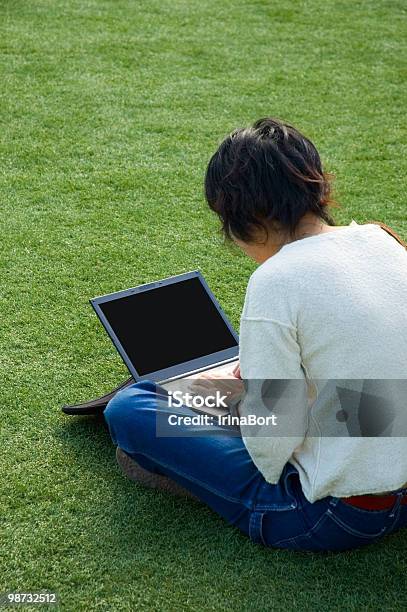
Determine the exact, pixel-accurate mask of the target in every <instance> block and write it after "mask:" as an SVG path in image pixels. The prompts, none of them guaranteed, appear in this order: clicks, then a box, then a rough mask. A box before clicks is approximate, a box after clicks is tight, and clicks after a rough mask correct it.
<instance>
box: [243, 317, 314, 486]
mask: <svg viewBox="0 0 407 612" xmlns="http://www.w3.org/2000/svg"><path fill="white" fill-rule="evenodd" d="M240 367H241V374H242V378H243V379H244V381H245V383H246V388H247V392H246V395H245V397H244V399H243V400H242V402H241V403H240V406H239V412H240V415H241V416H242V417H248V416H249V415H256V416H257V417H261V416H267V415H270V411H271V412H272V413H273V414H275V415H276V422H277V425H276V426H271V425H268V426H267V425H266V426H259V425H257V424H256V425H255V426H254V427H253V426H252V427H250V426H249V427H247V426H245V425H243V426H241V431H242V436H243V440H244V443H245V445H246V448H247V450H248V452H249V454H250V456H251V458H252V460H253V462H254V463H255V464H256V466H257V467H258V468H259V470H260V471H261V472H262V474H263V475H264V477H265V479H266V480H267V481H268V482H271V483H277V482H278V480H279V477H280V475H281V472H282V470H283V468H284V466H285V464H286V463H287V461H288V460H289V459H290V457H291V456H292V454H293V452H294V451H295V449H296V448H297V447H298V446H300V445H301V444H302V443H303V441H304V438H305V433H306V430H307V427H308V401H307V385H306V379H305V375H304V370H303V367H302V364H301V354H300V347H299V345H298V342H297V338H296V330H295V328H294V327H292V326H290V325H286V324H282V323H280V322H277V321H274V320H272V319H265V318H262V317H247V316H246V317H245V316H243V317H242V320H241V330H240ZM258 420H260V419H258Z"/></svg>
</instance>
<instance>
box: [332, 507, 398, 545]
mask: <svg viewBox="0 0 407 612" xmlns="http://www.w3.org/2000/svg"><path fill="white" fill-rule="evenodd" d="M327 514H328V516H329V517H330V518H331V519H332V520H333V521H334V523H336V524H337V525H339V527H341V528H342V529H343V530H344V531H345V532H346V533H348V534H349V535H352V536H354V537H357V538H364V539H365V540H374V539H376V538H380V536H382V535H384V533H386V531H387V529H388V527H387V526H385V527H382V529H381V530H380V531H378V532H377V533H372V534H369V533H362V532H361V531H358V530H357V529H353V527H350V525H347V524H346V523H345V522H344V521H342V520H341V519H340V518H339V517H337V516H335V514H334V512H332V510H330V509H329V508H328V510H327Z"/></svg>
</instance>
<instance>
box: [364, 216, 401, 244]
mask: <svg viewBox="0 0 407 612" xmlns="http://www.w3.org/2000/svg"><path fill="white" fill-rule="evenodd" d="M369 223H373V224H374V225H380V227H381V228H382V229H383V230H384V231H385V232H387V233H388V234H390V236H393V238H395V239H396V240H397V242H399V243H400V244H401V245H403V247H404V248H405V249H407V244H406V243H405V242H404V240H402V239H401V238H400V236H399V235H398V234H396V232H395V231H394V230H392V229H391V227H389V226H388V225H385V224H384V223H381V222H380V221H370V222H369Z"/></svg>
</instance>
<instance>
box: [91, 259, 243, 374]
mask: <svg viewBox="0 0 407 612" xmlns="http://www.w3.org/2000/svg"><path fill="white" fill-rule="evenodd" d="M90 303H91V304H92V306H93V308H94V310H95V312H96V314H97V316H98V317H99V319H100V321H101V323H102V324H103V326H104V328H105V329H106V331H107V333H108V334H109V336H110V338H111V340H112V342H113V344H114V345H115V347H116V349H117V351H118V352H119V354H120V356H121V357H122V359H123V361H124V363H125V364H126V366H127V368H128V369H129V371H130V373H131V374H132V376H133V378H134V380H135V381H141V380H151V381H153V382H156V383H159V384H160V385H163V384H165V383H168V382H170V381H174V380H177V379H179V378H184V377H187V376H191V375H193V374H196V373H198V372H201V371H203V370H208V369H213V368H216V369H219V368H220V367H221V366H225V365H226V364H232V363H233V362H235V361H237V359H238V355H239V338H238V335H237V334H236V332H235V330H234V329H233V327H232V325H231V323H230V321H229V320H228V318H227V316H226V314H225V313H224V312H223V310H222V308H221V306H220V304H219V303H218V301H217V300H216V298H215V296H214V295H213V293H212V291H211V290H210V289H209V287H208V285H207V283H206V281H205V279H204V277H203V276H202V274H201V272H200V271H199V270H194V271H193V272H187V273H186V274H179V275H177V276H172V277H170V278H165V279H163V280H159V281H156V282H153V283H148V284H145V285H139V286H138V287H133V288H132V289H126V290H125V291H118V292H116V293H111V294H109V295H104V296H101V297H96V298H93V299H91V300H90ZM229 369H231V368H230V367H229Z"/></svg>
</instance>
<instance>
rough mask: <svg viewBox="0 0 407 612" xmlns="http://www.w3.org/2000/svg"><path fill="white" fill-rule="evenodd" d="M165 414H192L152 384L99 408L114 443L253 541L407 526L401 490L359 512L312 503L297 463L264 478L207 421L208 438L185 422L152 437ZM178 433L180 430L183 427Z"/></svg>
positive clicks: (323, 537) (353, 535) (323, 539)
mask: <svg viewBox="0 0 407 612" xmlns="http://www.w3.org/2000/svg"><path fill="white" fill-rule="evenodd" d="M169 414H175V415H186V414H190V415H191V416H194V415H196V413H195V412H193V411H192V410H190V409H189V408H186V407H182V408H180V409H177V408H172V407H171V408H169V407H168V400H167V397H166V396H164V395H163V394H160V393H159V392H158V393H157V387H156V385H155V384H154V383H151V382H141V383H136V384H134V385H131V386H130V387H127V388H126V389H124V390H122V391H119V392H118V393H117V395H116V396H115V397H114V398H113V399H112V400H111V401H110V402H109V404H108V406H107V407H106V410H105V413H104V415H105V418H106V421H107V424H108V427H109V430H110V434H111V436H112V439H113V442H114V443H115V444H116V445H117V446H119V447H120V448H121V449H123V450H124V451H125V452H126V453H127V454H128V455H130V456H131V457H132V458H133V459H134V460H135V461H136V462H137V463H138V464H139V465H141V466H142V467H144V468H145V469H147V470H150V471H151V472H155V473H158V474H162V475H165V476H168V477H169V478H171V479H173V480H174V481H176V482H178V483H179V484H180V485H182V486H183V487H185V488H186V489H188V490H189V491H190V492H191V493H193V494H194V495H196V496H197V497H199V498H200V499H201V500H202V501H203V502H204V503H205V504H207V505H208V506H210V508H212V509H213V510H214V511H215V512H217V513H218V514H220V515H221V516H222V517H224V518H225V519H226V521H227V522H228V523H230V524H231V525H234V526H236V527H237V528H239V529H240V530H241V531H242V532H243V533H245V534H246V535H248V536H249V537H250V539H251V540H252V541H253V542H257V543H261V544H264V545H265V546H272V547H278V548H287V549H293V550H311V551H326V550H331V551H340V550H347V549H351V548H356V547H359V546H362V545H365V544H369V543H371V542H375V541H376V540H378V539H379V538H381V537H382V536H383V535H385V534H388V533H392V532H394V531H396V530H397V529H399V528H400V527H403V526H407V505H404V504H401V500H402V499H403V496H405V495H406V494H407V490H405V489H404V490H400V491H399V492H398V493H397V498H396V501H395V503H394V505H393V507H392V508H390V509H387V510H361V509H359V508H356V507H354V506H350V505H349V504H346V503H345V502H343V501H341V500H340V499H338V498H335V497H327V498H324V499H321V500H318V501H316V502H314V503H310V502H309V501H308V500H307V499H306V498H305V496H304V494H303V492H302V489H301V484H300V481H299V477H298V472H297V470H296V469H295V467H294V466H292V465H291V464H289V463H287V465H286V466H285V468H284V470H283V473H282V475H281V477H280V480H279V482H278V484H270V483H268V482H266V481H265V480H264V478H263V476H262V474H261V473H260V472H259V470H258V469H257V468H256V466H255V465H254V463H253V461H252V460H251V458H250V456H249V454H248V452H247V450H246V447H245V446H244V443H243V441H242V438H241V437H240V436H239V435H236V432H232V431H231V430H230V428H228V427H218V428H216V430H215V431H214V427H213V426H210V432H209V431H208V434H207V435H205V431H204V430H203V427H202V426H199V427H197V428H196V431H194V429H193V428H191V426H187V427H186V429H187V431H185V432H184V433H185V435H184V436H182V435H178V437H157V435H156V418H157V415H158V416H160V417H161V418H165V419H166V420H167V419H168V415H169ZM180 428H181V430H180ZM177 432H178V434H182V425H180V426H178V428H177ZM194 433H196V435H194ZM231 434H234V435H231Z"/></svg>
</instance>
